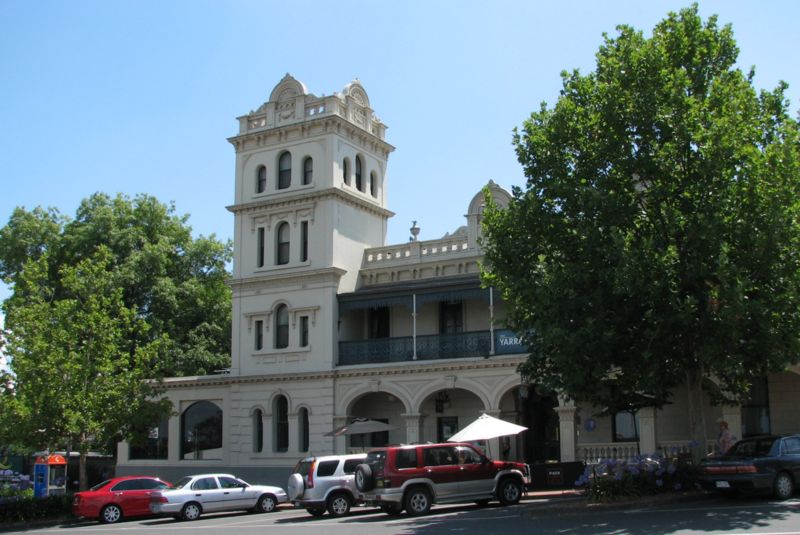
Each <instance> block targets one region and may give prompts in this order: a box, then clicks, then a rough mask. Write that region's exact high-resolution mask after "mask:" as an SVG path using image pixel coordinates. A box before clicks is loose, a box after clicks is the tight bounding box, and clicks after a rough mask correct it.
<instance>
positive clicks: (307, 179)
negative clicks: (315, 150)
mask: <svg viewBox="0 0 800 535" xmlns="http://www.w3.org/2000/svg"><path fill="white" fill-rule="evenodd" d="M313 179H314V160H312V159H311V156H308V157H306V159H305V160H303V185H306V184H311V181H312V180H313Z"/></svg>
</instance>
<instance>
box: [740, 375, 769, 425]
mask: <svg viewBox="0 0 800 535" xmlns="http://www.w3.org/2000/svg"><path fill="white" fill-rule="evenodd" d="M771 429H772V426H771V425H770V414H769V388H768V386H767V379H766V377H765V378H764V379H759V380H756V381H753V384H752V386H751V387H750V396H749V397H748V399H747V401H745V402H744V403H743V404H742V435H743V436H746V437H748V436H753V435H768V434H770V433H771V432H772V431H771Z"/></svg>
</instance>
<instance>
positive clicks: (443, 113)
mask: <svg viewBox="0 0 800 535" xmlns="http://www.w3.org/2000/svg"><path fill="white" fill-rule="evenodd" d="M687 5H689V2H675V1H667V0H663V1H656V0H648V1H642V0H637V1H612V0H605V1H602V2H598V1H588V0H587V1H584V2H576V1H558V2H556V1H550V2H541V1H531V0H519V1H508V0H493V1H492V2H489V1H486V0H483V1H471V0H459V1H446V0H436V1H431V0H427V1H417V0H403V1H395V2H390V1H386V0H384V1H378V0H375V1H353V0H339V1H336V2H323V1H311V0H309V1H306V2H302V3H300V2H283V1H280V2H279V1H267V0H263V1H244V0H226V1H219V0H214V1H205V0H192V1H168V0H158V1H150V0H137V1H132V0H130V1H123V0H118V1H108V0H103V1H96V2H95V1H82V0H70V1H64V0H59V1H41V0H0V225H5V224H6V222H7V221H8V218H9V216H10V214H11V212H12V210H13V209H14V207H16V206H24V207H25V208H28V209H31V208H33V207H35V206H37V205H41V206H55V207H57V208H58V209H59V210H60V211H61V212H62V213H64V214H66V215H69V216H72V215H74V213H75V209H76V208H77V206H78V203H79V202H80V200H81V199H83V198H85V197H87V196H88V195H90V194H91V193H93V192H96V191H102V192H107V193H109V194H116V193H118V192H121V193H125V194H128V195H131V196H132V195H135V194H137V193H148V194H151V195H154V196H155V197H157V198H158V199H160V200H161V201H163V202H168V201H174V202H175V205H176V207H177V211H178V212H179V213H181V214H184V213H188V214H190V220H189V221H190V224H191V225H192V227H193V229H194V231H195V233H196V234H204V235H208V234H212V233H213V234H216V235H217V237H219V238H222V239H227V238H230V237H231V236H232V231H233V216H232V215H231V214H230V213H229V212H227V211H226V210H225V206H226V205H228V204H231V203H232V201H233V179H234V151H233V148H232V146H231V145H230V144H229V143H228V142H227V141H226V138H227V137H230V136H232V135H234V134H236V132H237V122H236V120H235V118H236V117H237V116H239V115H242V114H244V113H247V112H248V111H250V110H253V109H256V108H258V107H259V106H260V105H261V104H262V103H263V102H264V101H265V100H267V98H268V95H269V93H270V91H271V90H272V88H273V87H274V86H275V84H276V83H277V82H278V81H279V80H280V79H281V77H283V75H284V74H286V73H287V72H289V73H291V74H292V75H293V76H295V77H296V78H298V79H299V80H301V81H303V82H304V83H305V84H306V85H307V87H308V89H309V91H310V92H312V93H314V94H317V95H321V94H331V93H333V92H335V91H340V90H341V89H342V88H343V87H344V86H345V85H346V84H347V83H348V82H350V81H351V80H352V79H354V78H358V79H359V80H360V81H361V82H362V84H363V85H364V87H365V88H366V90H367V93H368V94H369V97H370V100H371V104H372V107H373V108H374V110H375V113H376V114H377V115H378V117H380V118H381V120H382V121H383V122H384V123H386V124H387V125H388V127H389V130H388V133H387V140H388V141H389V142H390V143H391V144H393V145H394V146H395V147H396V148H397V150H396V151H395V152H394V153H393V154H392V156H391V157H390V160H389V169H388V177H387V178H388V181H389V183H388V188H389V190H388V193H389V207H390V209H391V210H393V211H394V212H395V213H396V216H395V217H394V218H393V219H392V220H391V222H390V226H389V235H388V240H387V241H388V242H389V243H398V242H403V241H406V240H407V239H408V228H409V227H410V226H411V221H412V220H417V221H418V222H419V223H418V224H419V226H420V227H421V228H422V233H421V234H420V239H434V238H438V237H441V236H442V235H443V234H444V233H445V232H450V231H453V230H455V229H456V228H457V227H458V226H460V225H462V224H463V223H464V218H463V215H464V214H465V213H466V209H467V205H468V203H469V200H470V199H471V197H472V196H473V195H474V194H475V193H476V192H477V191H478V190H479V189H480V188H481V186H482V185H484V184H485V183H486V182H487V181H488V180H489V179H493V180H494V181H495V182H497V183H498V184H500V185H501V186H503V187H506V188H510V186H511V185H513V184H521V183H522V182H523V177H522V173H521V170H520V167H519V164H518V163H517V162H516V158H515V155H514V152H513V150H512V146H511V133H512V129H513V128H514V127H515V126H519V125H520V124H521V123H522V122H523V121H524V120H525V118H526V117H527V116H528V115H529V114H530V112H531V111H533V110H534V109H536V108H538V106H539V103H540V102H541V101H547V102H548V103H549V104H552V103H553V102H555V100H556V98H557V96H558V90H559V88H560V83H561V81H560V72H561V71H562V70H564V69H572V68H580V69H581V70H582V71H583V72H588V71H589V70H591V69H592V68H593V66H594V54H595V52H596V51H597V48H598V46H599V45H600V43H601V39H602V33H603V32H608V33H610V34H612V35H613V34H615V27H616V25H617V24H630V25H632V26H634V27H636V28H638V29H641V30H643V31H645V33H646V34H649V33H650V30H651V29H652V27H653V26H654V25H655V23H657V22H658V21H659V20H661V19H662V18H663V17H664V16H665V15H666V13H667V12H668V11H670V10H677V9H680V8H681V7H685V6H687ZM700 10H701V13H702V15H703V16H704V17H707V16H708V15H711V14H714V13H716V14H718V15H719V18H720V22H721V23H731V24H732V25H733V29H734V33H735V36H736V39H737V41H738V43H739V46H740V49H741V53H740V65H741V66H742V67H743V68H745V69H748V68H749V67H750V66H752V65H755V66H756V73H757V75H756V85H757V87H759V88H770V89H771V88H773V87H774V86H775V85H776V84H777V82H778V80H781V79H783V80H785V81H787V82H789V84H790V90H789V96H790V98H791V102H792V110H793V111H795V112H796V111H797V110H798V108H800V106H799V105H798V102H799V101H800V60H799V59H798V58H800V37H799V35H800V33H799V32H798V21H800V2H798V1H794V0H785V1H758V2H756V1H733V0H725V1H703V2H700ZM7 296H8V290H7V289H5V288H2V287H1V286H0V299H4V298H6V297H7Z"/></svg>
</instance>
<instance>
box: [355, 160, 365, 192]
mask: <svg viewBox="0 0 800 535" xmlns="http://www.w3.org/2000/svg"><path fill="white" fill-rule="evenodd" d="M356 189H357V190H358V191H364V181H363V180H362V179H361V156H356Z"/></svg>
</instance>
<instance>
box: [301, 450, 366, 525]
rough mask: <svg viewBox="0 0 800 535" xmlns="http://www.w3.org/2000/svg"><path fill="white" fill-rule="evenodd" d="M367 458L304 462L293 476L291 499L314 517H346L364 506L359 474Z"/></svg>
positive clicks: (332, 457) (339, 457)
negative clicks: (356, 472) (357, 480)
mask: <svg viewBox="0 0 800 535" xmlns="http://www.w3.org/2000/svg"><path fill="white" fill-rule="evenodd" d="M366 458H367V454H366V453H359V454H353V455H327V456H324V457H306V458H305V459H301V460H300V461H299V462H298V463H297V464H296V465H295V467H294V470H293V472H292V475H291V476H289V484H288V487H287V490H288V493H289V499H290V500H291V501H292V503H294V504H295V505H296V506H298V507H305V509H306V511H308V512H309V514H311V515H313V516H322V515H323V514H325V511H326V510H327V511H328V512H329V513H330V514H331V516H343V515H346V514H347V513H349V512H350V507H352V506H353V505H356V504H358V503H361V498H360V497H359V494H358V491H357V490H356V483H355V471H356V467H357V466H358V465H359V464H361V463H363V462H364V460H365V459H366Z"/></svg>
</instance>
